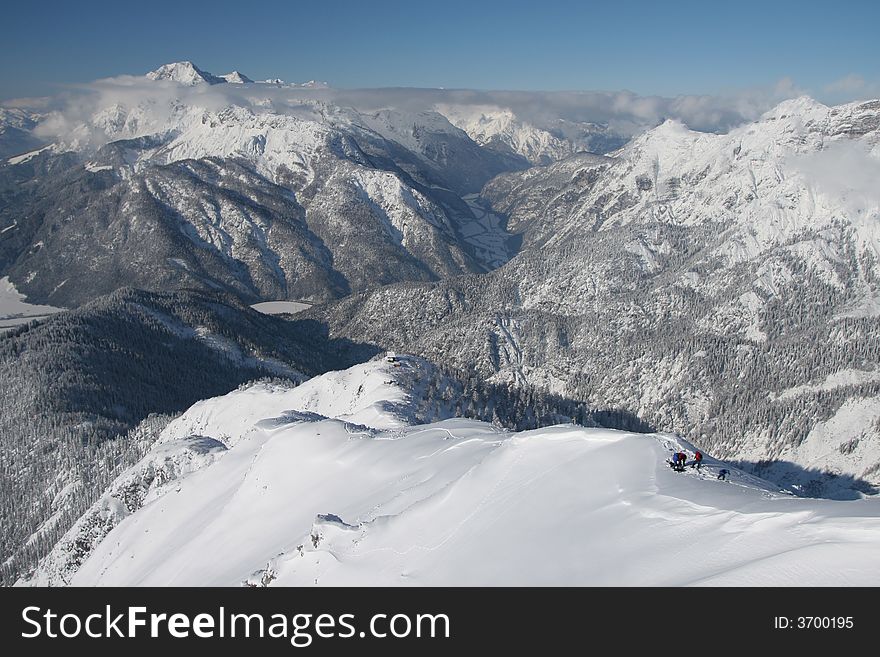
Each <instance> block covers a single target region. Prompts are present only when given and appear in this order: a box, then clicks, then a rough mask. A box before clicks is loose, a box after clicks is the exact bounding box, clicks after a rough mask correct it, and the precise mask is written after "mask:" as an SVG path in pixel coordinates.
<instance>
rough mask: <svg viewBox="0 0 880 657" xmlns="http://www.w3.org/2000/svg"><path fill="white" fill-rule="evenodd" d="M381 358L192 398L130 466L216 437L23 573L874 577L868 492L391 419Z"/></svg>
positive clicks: (621, 442)
mask: <svg viewBox="0 0 880 657" xmlns="http://www.w3.org/2000/svg"><path fill="white" fill-rule="evenodd" d="M397 363H398V365H399V367H398V366H396V365H395V364H393V363H386V362H384V361H374V362H372V363H368V364H365V365H361V366H357V367H355V368H353V369H350V370H347V371H345V372H339V373H332V374H328V375H324V376H322V377H319V378H316V379H313V380H311V381H309V382H307V383H305V384H303V385H301V386H299V387H298V388H293V389H284V388H278V387H272V386H267V385H259V386H257V387H253V388H249V389H245V390H242V391H238V392H235V393H232V394H231V395H228V396H226V397H223V398H218V399H213V400H206V401H204V402H200V403H199V404H197V405H196V406H194V407H193V408H192V409H190V411H188V412H187V413H185V414H184V415H183V416H182V417H181V418H179V419H178V420H176V421H175V422H173V423H172V424H170V425H169V426H168V428H167V429H166V430H165V431H164V432H163V434H162V437H161V438H160V440H159V443H158V445H157V447H156V448H154V450H153V453H152V454H151V455H148V456H147V458H146V459H145V461H144V462H143V464H141V465H138V466H136V467H135V468H133V470H132V471H133V472H143V471H144V469H145V468H146V467H147V466H148V465H149V464H151V463H155V462H156V461H157V458H159V456H160V455H163V454H164V455H167V454H168V453H169V450H170V451H172V452H173V451H174V450H176V449H185V448H184V447H183V445H184V444H185V443H180V439H179V438H176V436H179V435H187V434H188V432H190V431H192V430H193V429H195V428H198V430H199V431H200V432H201V433H200V434H198V435H201V436H206V437H205V438H200V439H199V440H203V441H204V440H207V436H208V435H211V436H213V437H214V440H216V441H217V444H220V443H222V444H223V445H226V446H227V447H228V449H225V450H219V449H218V450H216V451H214V452H211V453H212V454H214V455H215V456H214V457H213V458H212V459H210V460H208V459H203V460H202V461H201V462H200V463H199V465H198V467H195V468H192V469H190V470H188V471H186V472H184V471H180V473H179V476H176V477H175V478H174V479H173V480H169V481H168V483H166V484H164V487H165V491H166V492H164V494H160V493H159V491H158V489H157V490H156V492H153V493H147V495H146V496H144V497H143V498H142V500H143V501H142V503H141V504H140V505H139V506H138V508H136V509H135V510H134V511H133V512H132V513H128V514H122V515H121V517H120V518H119V522H118V524H117V525H115V527H114V528H113V529H112V530H111V531H110V532H109V533H107V534H106V537H105V538H104V540H101V541H98V542H96V544H95V545H94V546H93V551H91V553H90V554H89V555H88V556H87V558H85V559H84V560H82V565H81V567H78V568H76V567H73V566H71V567H70V568H69V569H68V571H66V573H67V574H66V575H65V578H64V579H63V580H62V579H58V578H57V577H54V576H53V575H51V574H48V573H50V571H49V570H47V569H46V568H45V567H44V568H43V569H41V570H40V571H39V572H38V577H37V578H36V579H35V580H34V581H33V582H31V583H42V584H46V583H51V584H62V583H66V582H68V581H69V582H70V583H73V584H76V585H89V586H90V585H160V586H161V585H196V586H204V585H241V584H245V585H253V586H260V585H272V586H277V585H283V586H313V585H319V586H320V585H410V586H412V585H455V584H459V585H667V586H669V585H671V586H678V585H719V584H721V585H801V586H803V585H876V584H877V583H878V582H880V580H878V579H877V577H878V573H877V570H876V568H875V567H874V562H875V558H874V554H873V553H874V545H875V544H876V541H877V540H878V539H880V506H878V504H877V500H876V499H864V500H857V501H853V502H847V503H839V502H838V503H832V502H827V501H817V500H807V499H797V498H794V497H792V496H790V495H787V494H784V493H781V492H779V491H778V489H776V488H775V487H774V486H773V485H772V484H769V483H768V482H766V481H763V480H760V479H757V478H755V477H753V476H751V475H748V474H746V473H744V472H742V471H740V470H738V469H736V468H733V467H731V466H728V465H727V464H725V463H723V462H720V461H716V460H715V459H713V458H711V457H708V456H707V457H706V459H705V465H704V466H703V467H702V469H701V470H699V471H697V470H696V469H692V468H688V469H686V471H685V472H683V473H677V472H673V471H672V470H671V469H670V468H669V467H668V465H667V459H668V458H669V456H670V454H671V452H672V451H677V450H679V449H686V450H688V452H689V453H690V454H692V453H693V449H694V448H693V445H691V444H690V443H687V442H685V441H682V440H680V439H678V438H677V437H675V436H673V435H671V434H633V433H627V432H622V431H612V430H607V429H588V428H584V427H582V426H577V425H571V424H569V425H561V426H554V427H547V428H543V429H537V430H533V431H526V432H521V433H515V432H510V431H506V430H502V429H499V428H498V427H496V426H493V425H490V424H486V423H483V422H477V421H473V420H464V419H459V418H449V419H439V417H438V418H437V419H439V421H433V422H429V423H428V424H413V423H410V422H405V421H404V420H405V419H406V418H408V417H411V414H410V413H411V412H410V411H408V410H407V408H410V409H411V408H413V407H412V401H413V400H415V399H417V398H418V394H416V392H415V390H414V389H413V387H412V386H414V385H418V382H419V380H420V379H421V377H423V376H425V375H426V374H427V370H425V369H424V368H425V367H426V365H425V364H423V362H422V361H419V360H417V359H412V358H409V357H402V358H400V359H399V360H398V361H397ZM383 397H387V399H385V400H384V401H386V402H387V403H388V405H387V406H384V405H383V404H382V401H383V400H382V398H383ZM327 404H330V405H331V406H327ZM282 409H286V410H282ZM315 409H323V410H324V411H325V412H327V413H340V415H339V416H338V417H335V418H334V417H327V416H326V415H323V414H319V413H316V412H315ZM425 419H428V420H430V419H431V418H425ZM356 420H357V421H358V422H359V423H356V422H355V421H356ZM178 445H181V447H177V446H178ZM180 453H181V454H183V453H184V452H180ZM172 461H175V459H173V458H172ZM165 462H167V457H166V461H165ZM722 468H726V469H729V470H730V471H731V474H730V476H729V478H728V479H727V480H719V479H718V478H717V474H718V473H719V472H720V470H721V469H722ZM125 481H126V479H125V477H122V478H120V480H118V482H117V484H115V485H114V487H111V489H110V492H109V495H110V496H111V497H112V496H113V495H117V496H118V492H116V493H114V492H113V491H114V490H115V491H118V490H119V486H120V485H122V484H123V483H124V482H125ZM87 517H88V516H87ZM64 546H65V543H64V542H62V543H61V544H59V548H57V549H56V552H55V553H53V558H52V559H50V560H49V562H47V563H57V558H58V557H59V556H63V555H65V554H69V550H68V549H67V548H65V547H64ZM65 550H66V552H65ZM53 559H54V561H53ZM67 563H68V564H71V563H72V562H71V561H68V562H67ZM75 565H76V566H78V565H79V564H78V563H77V564H75ZM74 570H75V572H72V571H74Z"/></svg>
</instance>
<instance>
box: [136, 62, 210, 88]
mask: <svg viewBox="0 0 880 657" xmlns="http://www.w3.org/2000/svg"><path fill="white" fill-rule="evenodd" d="M146 77H147V78H148V79H150V80H155V81H157V82H160V81H169V82H177V83H179V84H183V85H186V86H193V85H197V84H223V83H225V82H227V80H226V79H224V78H222V77H217V76H215V75H211V74H210V73H207V72H206V71H203V70H202V69H200V68H199V67H198V66H196V65H195V64H193V63H192V62H189V61H184V62H174V63H172V64H163V65H162V66H160V67H159V68H157V69H156V70H155V71H150V72H149V73H147V76H146Z"/></svg>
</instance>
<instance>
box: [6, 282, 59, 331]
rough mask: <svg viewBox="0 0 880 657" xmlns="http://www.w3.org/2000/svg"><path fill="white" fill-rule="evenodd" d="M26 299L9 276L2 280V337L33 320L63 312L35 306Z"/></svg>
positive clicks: (50, 307) (48, 307)
mask: <svg viewBox="0 0 880 657" xmlns="http://www.w3.org/2000/svg"><path fill="white" fill-rule="evenodd" d="M25 299H26V297H25V296H24V295H23V294H21V293H20V292H19V291H18V290H16V289H15V286H14V285H13V284H12V283H11V282H10V281H9V277H8V276H4V277H3V278H0V335H2V334H3V332H4V331H5V330H8V329H10V328H12V327H14V326H18V325H19V324H27V323H28V322H29V321H31V320H32V319H42V318H44V317H47V316H49V315H52V314H54V313H57V312H60V311H61V310H63V308H55V307H53V306H37V305H33V304H30V303H27V302H26V301H25Z"/></svg>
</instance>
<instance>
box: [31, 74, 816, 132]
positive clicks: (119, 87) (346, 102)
mask: <svg viewBox="0 0 880 657" xmlns="http://www.w3.org/2000/svg"><path fill="white" fill-rule="evenodd" d="M802 93H803V90H801V89H798V88H797V87H796V85H794V83H793V82H792V81H791V80H789V79H783V80H780V81H779V82H778V83H777V84H775V85H773V86H771V87H769V88H755V89H747V90H739V91H734V92H731V93H729V94H726V95H720V96H678V97H675V98H667V97H662V96H640V95H637V94H634V93H632V92H629V91H615V92H602V91H585V92H520V91H475V90H455V89H401V88H393V89H349V90H345V89H303V88H291V87H279V86H275V85H226V84H221V85H213V86H211V85H197V86H195V87H182V86H180V85H178V84H176V83H173V82H156V81H152V80H148V79H147V78H146V77H143V76H119V77H115V78H108V79H103V80H97V81H95V82H93V83H91V84H89V85H85V86H82V87H78V88H74V89H70V90H68V91H67V92H65V93H64V94H62V95H60V96H56V97H54V98H53V99H51V100H50V101H49V102H48V103H46V102H43V105H44V107H43V110H44V111H45V110H46V109H48V110H53V111H52V115H51V118H50V119H49V120H47V121H45V122H44V123H43V124H42V125H41V127H40V128H39V130H40V133H41V136H43V137H46V138H59V137H65V138H70V137H71V136H73V137H75V138H76V139H78V140H81V141H82V140H90V141H95V142H97V141H100V140H101V139H102V137H103V135H102V134H101V133H100V131H95V130H93V129H92V130H91V131H90V132H89V134H85V133H84V132H83V130H84V128H83V126H84V125H91V124H92V123H93V117H94V115H95V113H96V112H98V111H99V110H101V109H105V108H107V107H112V106H114V105H119V106H121V107H124V108H135V107H141V108H143V109H144V111H145V112H146V114H147V116H146V117H145V118H147V119H149V121H147V124H149V123H150V122H152V123H154V124H156V125H160V124H161V123H162V121H163V120H164V119H166V118H167V117H168V116H169V115H170V113H171V112H172V111H174V107H175V106H176V105H178V104H179V103H181V102H182V103H184V104H187V105H192V106H197V107H203V108H205V109H209V110H218V109H222V108H223V107H226V106H229V105H240V106H245V107H250V108H251V109H252V110H253V111H255V112H266V111H271V112H276V113H281V114H297V113H302V112H304V111H312V110H310V109H309V108H305V107H304V105H308V104H309V103H310V102H311V101H326V102H329V103H332V104H334V105H342V106H348V107H354V108H356V109H358V110H360V111H373V110H377V109H382V108H388V107H392V108H396V109H399V110H404V111H423V110H428V109H431V108H433V107H436V106H437V105H441V104H445V105H456V104H459V105H488V106H497V107H504V108H509V109H511V110H512V111H513V112H514V113H515V114H516V115H517V116H518V117H519V118H520V119H522V120H526V121H529V122H531V123H533V124H535V125H536V126H538V127H543V128H546V129H559V127H560V119H563V120H565V121H572V122H593V123H600V124H607V125H608V126H609V127H610V129H611V130H613V131H615V132H617V133H620V134H623V135H625V136H631V135H634V134H637V133H639V132H642V131H644V130H646V129H648V128H651V127H653V126H655V125H657V124H659V123H661V122H662V121H663V120H665V119H668V118H672V119H677V120H680V121H682V122H683V123H685V124H687V125H688V126H690V127H691V128H693V129H696V130H704V131H711V132H724V131H727V130H729V129H730V128H732V127H735V126H737V125H740V124H742V123H743V122H746V121H750V120H754V119H756V118H757V117H759V116H760V115H761V114H762V113H763V112H765V111H767V110H768V109H770V108H772V107H773V106H774V105H776V104H777V103H779V102H780V101H782V100H784V99H786V98H791V97H795V96H798V95H800V94H802ZM46 105H48V107H45V106H46ZM87 132H88V131H87Z"/></svg>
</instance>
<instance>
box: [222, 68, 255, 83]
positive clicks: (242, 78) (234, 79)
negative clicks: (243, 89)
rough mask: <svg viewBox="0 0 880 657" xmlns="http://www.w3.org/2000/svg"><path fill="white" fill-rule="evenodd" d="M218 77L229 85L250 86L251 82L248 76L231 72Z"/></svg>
mask: <svg viewBox="0 0 880 657" xmlns="http://www.w3.org/2000/svg"><path fill="white" fill-rule="evenodd" d="M220 77H221V78H223V79H224V80H226V82H228V83H229V84H250V83H252V82H253V80H251V79H250V78H249V77H248V76H246V75H244V74H243V73H239V72H238V71H233V72H232V73H227V74H225V75H221V76H220Z"/></svg>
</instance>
